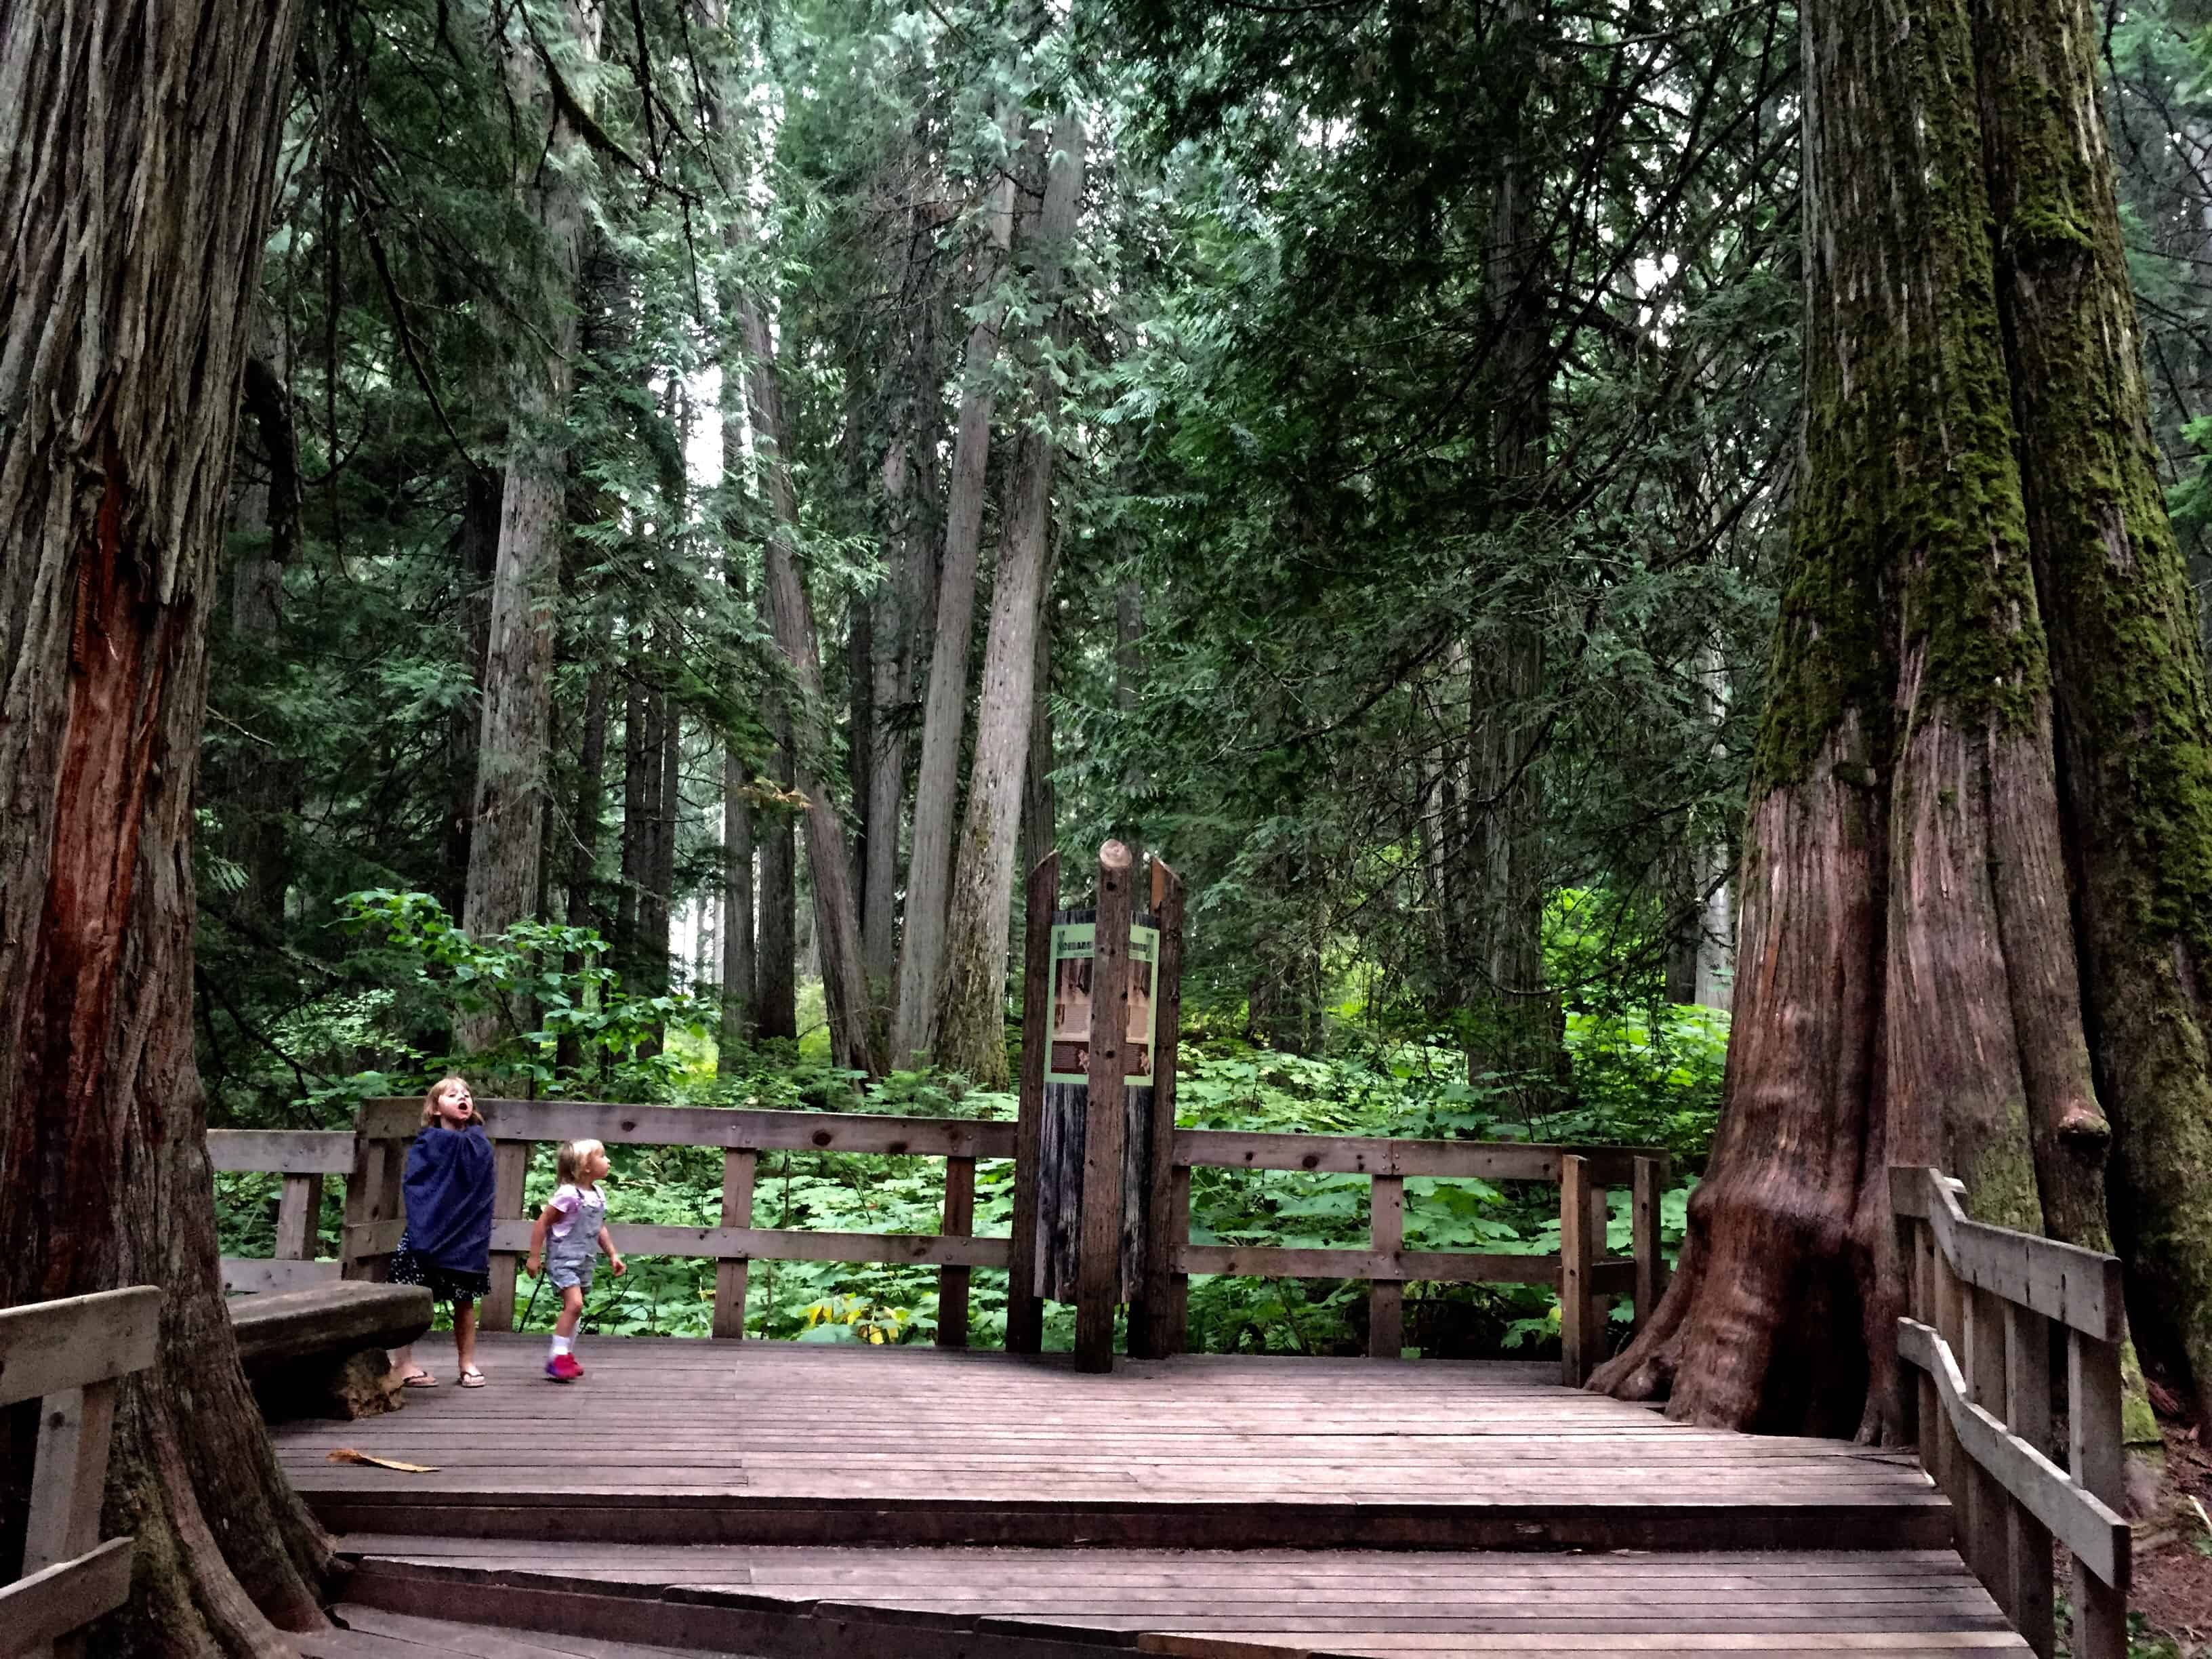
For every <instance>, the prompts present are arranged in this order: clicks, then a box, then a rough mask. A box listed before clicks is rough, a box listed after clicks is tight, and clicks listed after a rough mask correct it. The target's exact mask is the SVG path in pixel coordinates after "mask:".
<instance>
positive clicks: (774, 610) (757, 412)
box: [738, 295, 884, 1075]
mask: <svg viewBox="0 0 2212 1659" xmlns="http://www.w3.org/2000/svg"><path fill="white" fill-rule="evenodd" d="M738 319H739V325H740V326H741V328H742V329H743V331H744V341H745V351H746V356H747V362H746V365H745V397H746V400H747V404H748V407H749V409H750V416H751V419H752V428H753V436H754V441H755V442H756V443H757V444H758V445H759V446H760V447H761V449H762V450H763V452H764V459H765V462H766V471H767V474H768V491H769V505H770V507H771V509H772V510H773V513H774V515H775V516H774V520H773V523H772V526H771V527H770V530H769V538H768V544H767V546H766V548H765V549H764V550H763V555H762V559H763V566H764V567H765V570H766V587H767V592H768V610H769V626H770V628H771V629H773V630H774V632H775V642H776V647H777V649H778V650H779V651H781V653H782V654H783V659H784V660H785V662H786V663H787V665H789V666H790V669H791V677H792V682H793V690H794V692H795V699H794V700H795V701H796V702H797V704H798V708H799V711H800V712H801V713H802V714H804V716H805V720H807V722H808V724H809V726H810V728H811V727H812V726H816V725H817V724H818V722H819V720H820V718H821V710H822V707H823V694H822V656H821V650H820V647H819V646H818V645H817V643H816V640H815V634H814V614H813V611H812V609H811V607H810V605H808V603H807V598H806V587H805V580H804V579H803V578H802V577H801V576H800V574H799V550H798V531H799V497H798V494H797V491H796V490H795V489H794V488H793V483H792V477H791V463H790V460H789V457H788V452H787V448H786V440H787V436H788V434H789V428H788V427H787V425H786V424H785V422H784V417H783V392H782V388H781V386H780V385H779V384H778V381H777V379H776V368H775V342H774V341H773V339H772V338H771V337H769V327H768V319H767V316H766V314H765V313H763V311H762V310H761V307H760V301H758V300H757V298H755V297H754V296H752V295H743V296H741V297H740V298H739V300H738ZM794 725H796V722H794ZM826 747H827V744H826V734H824V733H822V732H817V731H813V730H811V729H810V730H809V731H808V732H807V734H806V738H805V739H804V740H802V741H801V742H799V744H798V745H797V749H796V752H795V753H793V784H794V787H796V788H797V790H798V792H799V794H801V795H802V796H804V797H805V801H806V867H807V872H808V873H809V874H810V875H811V876H812V877H813V878H814V926H815V938H816V940H817V945H818V947H819V949H820V951H821V952H822V989H823V1000H824V1001H825V1002H826V1004H827V1005H828V1007H829V1042H830V1048H831V1050H832V1052H833V1053H834V1054H836V1059H837V1063H838V1064H839V1065H841V1066H856V1067H858V1068H859V1069H860V1070H862V1071H865V1072H867V1073H870V1074H871V1075H874V1074H878V1073H881V1072H882V1071H883V1070H884V1058H883V1043H882V1040H881V1034H880V1031H879V1029H878V1024H877V1021H876V1018H875V1012H874V1009H873V1007H872V1006H871V1004H870V1002H869V1000H868V981H867V974H866V969H865V967H864V965H863V963H862V961H861V957H860V891H859V890H858V888H857V887H856V886H855V885H854V880H853V860H852V854H851V852H850V850H849V849H848V848H847V846H846V844H845V829H844V824H843V823H842V820H841V819H840V818H839V817H838V815H837V808H836V803H835V802H833V801H832V800H831V799H830V798H829V789H828V787H826V786H825V785H824V783H823V778H822V773H821V766H820V762H819V760H818V758H817V757H818V756H819V755H820V754H822V753H823V750H825V749H826Z"/></svg>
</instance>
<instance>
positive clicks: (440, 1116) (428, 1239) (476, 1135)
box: [392, 1077, 493, 1389]
mask: <svg viewBox="0 0 2212 1659" xmlns="http://www.w3.org/2000/svg"><path fill="white" fill-rule="evenodd" d="M400 1194H401V1196H402V1198H403V1199H404V1200H405V1204H406V1213H407V1225H406V1228H405V1230H404V1231H403V1232H402V1233H401V1234H400V1236H399V1248H398V1249H396V1250H394V1251H393V1252H392V1283H393V1284H395V1285H428V1286H429V1289H430V1294H431V1296H432V1297H434V1298H435V1299H436V1300H438V1301H440V1302H447V1303H450V1304H453V1352H454V1358H455V1363H456V1364H459V1367H460V1384H461V1386H462V1387H463V1388H465V1389H481V1388H482V1387H483V1382H484V1375H483V1372H482V1371H481V1370H477V1298H478V1297H482V1296H483V1294H484V1292H485V1291H488V1290H489V1289H490V1288H491V1212H492V1198H493V1179H492V1155H491V1141H490V1139H489V1138H488V1137H487V1136H486V1135H485V1133H484V1128H483V1117H482V1116H481V1115H478V1113H477V1103H476V1097H475V1096H473V1095H471V1093H470V1092H469V1085H467V1084H466V1083H465V1082H464V1081H463V1080H462V1079H459V1078H458V1077H446V1078H441V1079H438V1081H437V1082H436V1083H435V1084H433V1085H431V1086H430V1092H429V1093H428V1094H427V1095H425V1096H423V1097H422V1133H420V1134H418V1135H416V1137H415V1144H414V1145H413V1146H410V1147H409V1148H408V1149H407V1172H406V1174H405V1175H404V1176H402V1177H401V1178H400ZM392 1369H393V1370H396V1371H398V1373H399V1380H400V1381H401V1382H402V1383H404V1384H405V1385H406V1386H407V1387H408V1388H410V1389H428V1388H434V1387H435V1386H436V1385H437V1381H438V1379H437V1378H436V1377H435V1376H431V1375H430V1373H429V1372H428V1371H427V1370H423V1369H422V1366H420V1365H418V1364H416V1363H415V1347H414V1345H413V1344H412V1343H410V1344H409V1345H408V1346H405V1347H404V1348H399V1349H397V1350H395V1351H394V1352H393V1353H392Z"/></svg>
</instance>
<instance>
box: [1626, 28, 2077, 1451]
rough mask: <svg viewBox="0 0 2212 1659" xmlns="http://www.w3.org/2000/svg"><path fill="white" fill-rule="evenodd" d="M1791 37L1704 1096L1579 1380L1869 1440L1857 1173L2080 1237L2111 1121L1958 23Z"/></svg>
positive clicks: (1883, 1235)
mask: <svg viewBox="0 0 2212 1659" xmlns="http://www.w3.org/2000/svg"><path fill="white" fill-rule="evenodd" d="M1900 18H1901V21H1903V23H1904V25H1905V27H1901V28H1900V27H1899V22H1900ZM1805 46H1806V52H1805V56H1806V64H1807V98H1806V174H1807V178H1808V191H1807V216H1806V219H1807V222H1806V263H1807V268H1808V339H1807V342H1806V351H1805V362H1806V375H1807V380H1806V397H1805V407H1806V416H1805V421H1806V425H1805V438H1804V451H1803V453H1804V456H1805V466H1804V475H1803V477H1802V482H1801V486H1800V489H1799V495H1798V504H1797V509H1796V521H1795V523H1794V525H1793V526H1792V543H1793V560H1794V567H1793V573H1792V575H1791V579H1790V584H1789V586H1788V588H1787V590H1786V592H1785V593H1784V599H1783V611H1782V618H1781V623H1780V626H1779V629H1778V634H1777V639H1776V647H1775V650H1776V655H1775V663H1774V670H1773V674H1772V677H1771V688H1772V689H1771V697H1770V701H1769V703H1768V706H1767V708H1766V712H1765V717H1764V720H1763V722H1762V725H1761V729H1760V738H1759V750H1758V754H1757V757H1756V759H1755V762H1754V769H1753V784H1752V795H1751V799H1752V809H1751V820H1750V826H1749V829H1748V831H1747V844H1746V854H1745V860H1744V872H1745V880H1744V901H1745V902H1744V907H1743V912H1742V936H1741V945H1740V949H1741V964H1742V967H1741V972H1740V974H1739V975H1738V978H1737V981H1736V994H1735V1022H1734V1040H1733V1042H1732V1043H1731V1047H1730V1050H1729V1075H1728V1081H1727V1085H1726V1097H1725V1103H1724V1105H1723V1112H1722V1121H1721V1127H1720V1132H1719V1134H1718V1136H1717V1139H1716V1142H1715V1146H1714V1150H1713V1156H1712V1160H1711V1165H1710V1167H1709V1170H1708V1172H1707V1176H1706V1178H1705V1181H1704V1182H1701V1183H1700V1185H1699V1188H1698V1189H1697V1191H1696V1193H1695V1194H1693V1195H1692V1201H1691V1210H1690V1223H1689V1229H1688V1233H1687V1237H1686V1240H1685V1243H1684V1248H1683V1252H1682V1257H1681V1263H1680V1271H1679V1272H1678V1273H1677V1275H1676V1278H1675V1280H1674V1283H1673V1285H1671V1286H1670V1287H1669V1289H1668V1293H1667V1295H1666V1297H1664V1298H1663V1299H1662V1303H1661V1305H1660V1307H1659V1309H1658V1310H1657V1312H1656V1316H1655V1317H1654V1318H1653V1319H1652V1321H1651V1322H1650V1323H1649V1324H1648V1325H1647V1327H1646V1328H1645V1329H1644V1332H1643V1334H1641V1335H1639V1336H1638V1339H1637V1340H1636V1341H1635V1342H1634V1343H1632V1345H1631V1346H1630V1347H1629V1348H1628V1350H1627V1351H1626V1352H1624V1353H1623V1354H1622V1355H1620V1357H1619V1358H1617V1359H1615V1360H1614V1361H1613V1362H1612V1364H1609V1365H1607V1366H1606V1367H1604V1368H1601V1370H1600V1371H1599V1373H1598V1375H1597V1376H1596V1378H1595V1383H1594V1386H1595V1387H1598V1388H1601V1389H1612V1390H1614V1391H1616V1392H1620V1393H1624V1394H1628V1395H1648V1394H1650V1393H1653V1392H1657V1391H1663V1390H1666V1389H1668V1388H1670V1387H1671V1398H1670V1400H1669V1404H1668V1411H1669V1413H1671V1414H1673V1415H1675V1416H1678V1417H1687V1418H1692V1419H1697V1420H1699V1421H1706V1422H1719V1423H1727V1424H1733V1425H1738V1426H1741V1427H1747V1428H1759V1429H1767V1430H1775V1431H1800V1432H1814V1433H1829V1434H1839V1433H1851V1432H1855V1431H1856V1432H1857V1433H1859V1434H1861V1435H1862V1436H1863V1437H1868V1438H1875V1437H1881V1436H1883V1435H1885V1434H1887V1432H1888V1431H1889V1429H1890V1427H1891V1426H1892V1423H1893V1419H1892V1418H1891V1417H1890V1416H1889V1413H1891V1411H1892V1410H1893V1397H1894V1391H1893V1380H1894V1364H1895V1324H1896V1314H1897V1310H1898V1305H1899V1279H1898V1270H1897V1265H1896V1264H1895V1263H1894V1262H1893V1261H1891V1260H1890V1257H1891V1255H1892V1254H1893V1227H1892V1224H1891V1218H1890V1212H1889V1200H1888V1193H1887V1180H1886V1166H1887V1165H1888V1164H1895V1163H1911V1164H1922V1163H1925V1164H1941V1165H1942V1167H1943V1168H1945V1169H1947V1170H1950V1171H1952V1172H1953V1173H1954V1174H1956V1175H1958V1176H1960V1177H1962V1178H1963V1179H1964V1180H1965V1182H1966V1187H1967V1194H1966V1197H1967V1202H1968V1204H1969V1205H1970V1206H1971V1207H1972V1209H1973V1211H1974V1212H1975V1213H1977V1214H1978V1215H1979V1216H1981V1217H1983V1218H1985V1219H1990V1220H1994V1221H1998V1222H2002V1223H2003V1224H2005V1225H2013V1226H2024V1227H2027V1228H2031V1229H2033V1228H2036V1227H2038V1226H2039V1225H2040V1224H2041V1223H2042V1221H2044V1220H2045V1218H2048V1220H2049V1222H2050V1225H2051V1229H2052V1231H2057V1232H2059V1233H2062V1234H2063V1235H2065V1236H2068V1237H2076V1238H2081V1239H2083V1240H2084V1241H2085V1242H2090V1243H2096V1242H2100V1241H2101V1237H2102V1227H2103V1194H2102V1190H2101V1169H2102V1151H2103V1144H2104V1137H2105V1133H2106V1126H2105V1121H2104V1119H2103V1117H2102V1116H2101V1115H2100V1113H2099V1110H2098V1107H2097V1103H2096V1099H2095V1094H2094V1091H2093V1086H2092V1079H2091V1075H2090V1066H2089V1054H2088V1048H2087V1042H2085V1040H2084V1027H2083V1023H2082V1015H2081V1004H2080V999H2079V981H2078V979H2077V976H2076V972H2077V968H2076V961H2075V951H2074V933H2073V926H2072V922H2071V920H2070V918H2069V912H2068V899H2067V874H2066V870H2065V866H2064V862H2063V858H2062V855H2061V850H2060V849H2061V834H2060V819H2059V814H2058V803H2057V778H2056V773H2055V769H2054V762H2053V750H2052V738H2051V678H2050V665H2049V658H2048V654H2047V650H2046V645H2045V637H2044V633H2043V623H2042V619H2041V616H2040V612H2039V607H2038V603H2037V595H2036V592H2035V586H2034V583H2033V576H2032V574H2031V567H2030V560H2029V547H2028V526H2027V518H2026V514H2025V513H2024V510H2023V508H2022V506H2021V475H2020V468H2019V463H2018V460H2017V459H2016V456H2015V432H2014V428H2013V424H2012V422H2011V419H2010V418H2009V409H2010V402H2011V398H2010V388H2009V385H2008V377H2007V374H2006V366H2005V359H2004V349H2003V337H2002V326H2001V318H2000V313H1999V307H1998V305H1997V301H1996V289H1995V286H1994V270H1993V265H1992V258H1991V249H1990V241H1989V236H1988V222H1989V212H1990V199H1989V196H1988V193H1987V186H1986V182H1985V179H1984V138H1985V134H1984V131H1983V127H1982V125H1981V122H1980V120H1979V118H1978V112H1977V108H1976V104H1975V94H1974V81H1975V73H1976V63H1975V57H1974V52H1973V40H1972V31H1971V28H1970V27H1969V21H1968V15H1967V12H1966V7H1965V5H1964V4H1963V3H1960V0H1934V3H1926V4H1917V5H1914V6H1911V7H1910V8H1908V9H1907V10H1906V11H1905V13H1903V14H1900V13H1899V12H1898V11H1897V10H1896V9H1893V7H1891V6H1889V5H1887V4H1879V3H1875V0H1831V3H1823V4H1820V5H1816V6H1814V7H1813V8H1811V9H1808V11H1807V13H1806V14H1805Z"/></svg>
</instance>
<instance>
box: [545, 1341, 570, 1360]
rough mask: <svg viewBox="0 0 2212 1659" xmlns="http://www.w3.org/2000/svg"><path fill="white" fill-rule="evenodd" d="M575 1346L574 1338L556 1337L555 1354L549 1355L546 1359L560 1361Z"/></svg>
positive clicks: (554, 1342)
mask: <svg viewBox="0 0 2212 1659" xmlns="http://www.w3.org/2000/svg"><path fill="white" fill-rule="evenodd" d="M574 1346H576V1339H575V1338H574V1337H573V1336H556V1337H555V1338H554V1339H553V1352H551V1353H550V1354H548V1355H547V1356H546V1358H549V1359H558V1358H560V1357H561V1356H562V1354H564V1353H566V1352H568V1350H569V1349H571V1348H573V1347H574Z"/></svg>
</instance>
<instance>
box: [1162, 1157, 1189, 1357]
mask: <svg viewBox="0 0 2212 1659" xmlns="http://www.w3.org/2000/svg"><path fill="white" fill-rule="evenodd" d="M1167 1226H1168V1238H1169V1241H1170V1243H1171V1244H1172V1245H1173V1246H1174V1249H1175V1254H1174V1255H1173V1256H1172V1257H1170V1262H1171V1264H1172V1265H1171V1266H1170V1269H1169V1272H1168V1309H1167V1313H1166V1315H1165V1316H1164V1321H1163V1322H1164V1327H1165V1328H1164V1333H1163V1334H1164V1336H1165V1338H1166V1342H1165V1344H1164V1346H1163V1347H1162V1348H1161V1350H1160V1357H1161V1358H1166V1357H1167V1356H1168V1355H1169V1354H1176V1353H1181V1352H1183V1351H1184V1350H1185V1349H1186V1348H1188V1346H1190V1275H1189V1274H1188V1273H1185V1272H1184V1271H1183V1270H1182V1250H1183V1246H1184V1245H1186V1244H1188V1243H1190V1165H1189V1164H1176V1165H1175V1166H1174V1167H1173V1168H1172V1169H1170V1170H1169V1171H1168V1218H1167Z"/></svg>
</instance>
